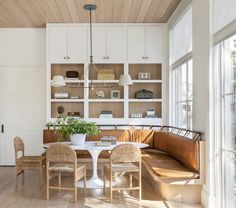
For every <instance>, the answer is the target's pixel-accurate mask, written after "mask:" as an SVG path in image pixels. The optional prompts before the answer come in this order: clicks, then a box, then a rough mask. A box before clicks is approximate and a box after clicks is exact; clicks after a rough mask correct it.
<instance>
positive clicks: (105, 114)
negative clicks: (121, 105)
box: [99, 110, 113, 118]
mask: <svg viewBox="0 0 236 208" xmlns="http://www.w3.org/2000/svg"><path fill="white" fill-rule="evenodd" d="M99 118H113V115H112V111H110V110H106V111H101V114H100V116H99Z"/></svg>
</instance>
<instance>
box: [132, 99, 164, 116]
mask: <svg viewBox="0 0 236 208" xmlns="http://www.w3.org/2000/svg"><path fill="white" fill-rule="evenodd" d="M150 108H152V109H154V110H155V111H156V116H157V117H158V118H161V115H162V109H161V102H158V103H148V102H147V103H143V102H142V103H129V117H131V114H132V113H142V115H143V118H145V116H146V115H147V113H146V112H147V110H148V109H150Z"/></svg>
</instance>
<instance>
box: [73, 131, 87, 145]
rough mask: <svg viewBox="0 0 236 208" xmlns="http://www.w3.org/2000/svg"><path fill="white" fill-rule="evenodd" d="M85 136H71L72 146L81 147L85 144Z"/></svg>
mask: <svg viewBox="0 0 236 208" xmlns="http://www.w3.org/2000/svg"><path fill="white" fill-rule="evenodd" d="M85 139H86V134H71V135H70V141H71V142H72V144H73V145H83V144H84V143H85Z"/></svg>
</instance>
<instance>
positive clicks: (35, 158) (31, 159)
mask: <svg viewBox="0 0 236 208" xmlns="http://www.w3.org/2000/svg"><path fill="white" fill-rule="evenodd" d="M45 159H46V158H45V157H44V156H22V157H20V158H17V162H30V163H34V162H35V163H36V162H37V163H38V162H43V161H44V160H45Z"/></svg>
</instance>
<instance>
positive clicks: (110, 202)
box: [110, 169, 113, 203]
mask: <svg viewBox="0 0 236 208" xmlns="http://www.w3.org/2000/svg"><path fill="white" fill-rule="evenodd" d="M112 197H113V196H112V171H111V169H110V203H112Z"/></svg>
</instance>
